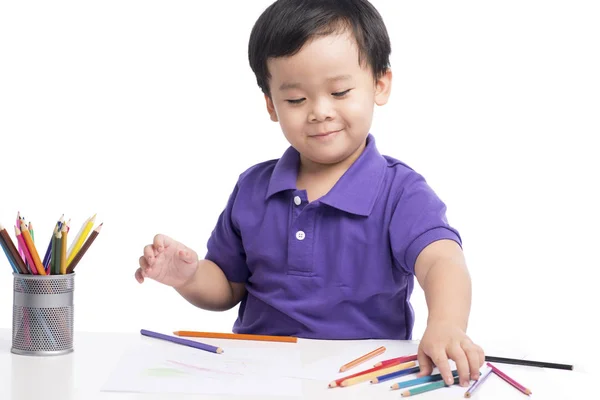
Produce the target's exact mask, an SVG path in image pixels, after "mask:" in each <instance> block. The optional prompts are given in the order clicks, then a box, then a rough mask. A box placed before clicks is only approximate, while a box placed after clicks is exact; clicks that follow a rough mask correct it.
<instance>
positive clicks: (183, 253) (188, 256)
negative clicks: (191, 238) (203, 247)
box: [179, 250, 196, 264]
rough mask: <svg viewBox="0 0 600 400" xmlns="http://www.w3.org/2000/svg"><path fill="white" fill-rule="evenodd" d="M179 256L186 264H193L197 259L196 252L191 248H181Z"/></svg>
mask: <svg viewBox="0 0 600 400" xmlns="http://www.w3.org/2000/svg"><path fill="white" fill-rule="evenodd" d="M179 258H180V259H181V260H182V261H183V262H185V263H186V264H192V263H193V262H194V261H196V260H195V254H194V252H193V251H190V250H179Z"/></svg>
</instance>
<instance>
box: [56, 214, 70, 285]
mask: <svg viewBox="0 0 600 400" xmlns="http://www.w3.org/2000/svg"><path fill="white" fill-rule="evenodd" d="M67 225H68V223H67V224H63V226H62V227H61V228H60V233H61V235H62V241H61V242H60V249H57V250H59V251H60V273H61V274H63V275H64V274H66V273H67V237H68V231H67Z"/></svg>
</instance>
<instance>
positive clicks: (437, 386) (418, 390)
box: [400, 376, 460, 397]
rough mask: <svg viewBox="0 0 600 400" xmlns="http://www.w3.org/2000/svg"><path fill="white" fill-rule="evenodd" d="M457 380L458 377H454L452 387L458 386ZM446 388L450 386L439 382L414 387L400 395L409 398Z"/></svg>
mask: <svg viewBox="0 0 600 400" xmlns="http://www.w3.org/2000/svg"><path fill="white" fill-rule="evenodd" d="M459 380H460V379H459V377H458V376H457V377H455V378H454V382H452V384H454V385H456V384H458V382H459ZM446 386H450V385H448V384H446V382H444V381H443V380H441V381H438V382H433V383H428V384H427V385H423V386H419V387H416V388H414V389H410V390H407V391H405V392H402V393H401V394H400V395H401V396H402V397H409V396H414V395H415V394H421V393H425V392H431V391H432V390H436V389H441V388H443V387H446Z"/></svg>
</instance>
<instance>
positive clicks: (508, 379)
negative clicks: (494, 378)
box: [487, 362, 531, 396]
mask: <svg viewBox="0 0 600 400" xmlns="http://www.w3.org/2000/svg"><path fill="white" fill-rule="evenodd" d="M487 366H488V367H490V368H491V369H492V370H493V371H494V373H495V374H496V375H498V376H499V377H500V378H502V379H504V380H505V381H506V382H508V383H510V384H511V385H512V386H513V387H514V388H515V389H517V390H520V391H521V392H523V393H524V394H526V395H528V396H529V395H530V394H531V390H529V389H527V388H526V387H525V386H523V385H521V384H520V383H519V382H517V381H515V380H514V379H513V378H511V377H510V376H508V375H506V374H505V373H504V372H502V371H500V370H499V369H498V368H497V367H496V366H495V365H492V364H490V363H489V362H488V363H487Z"/></svg>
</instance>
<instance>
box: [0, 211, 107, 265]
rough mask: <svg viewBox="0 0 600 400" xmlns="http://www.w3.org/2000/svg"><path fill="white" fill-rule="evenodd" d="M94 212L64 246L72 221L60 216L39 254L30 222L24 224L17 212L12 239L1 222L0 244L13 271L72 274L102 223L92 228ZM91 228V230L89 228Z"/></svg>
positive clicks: (94, 217)
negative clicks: (43, 250) (69, 242)
mask: <svg viewBox="0 0 600 400" xmlns="http://www.w3.org/2000/svg"><path fill="white" fill-rule="evenodd" d="M95 221H96V215H94V216H92V217H90V218H88V219H87V220H86V221H85V222H84V223H83V225H82V226H81V229H80V230H79V232H78V233H77V235H76V236H75V238H74V239H73V240H72V241H71V244H70V246H67V243H68V239H69V230H70V225H71V220H69V221H66V222H65V220H64V217H61V218H60V219H59V220H58V221H57V222H56V225H55V226H54V229H53V231H52V235H51V238H50V241H49V243H48V245H47V246H45V247H46V250H45V253H44V256H43V257H41V256H40V255H41V254H42V253H41V252H39V251H38V248H37V247H36V243H35V233H34V230H33V224H32V223H31V222H29V223H27V222H26V221H25V218H23V217H22V216H21V214H20V213H18V214H17V220H16V223H15V227H14V228H15V230H14V233H15V239H16V240H15V242H16V245H15V242H13V240H12V238H11V237H10V235H9V234H8V232H7V231H6V229H5V228H4V227H3V226H2V225H1V224H0V245H1V247H2V249H3V250H4V253H5V255H6V258H7V259H8V262H9V263H10V265H11V267H12V269H13V272H15V273H17V274H32V275H64V274H70V273H73V270H74V269H75V267H77V264H79V262H80V261H81V258H82V257H83V256H84V255H85V253H86V252H87V251H88V249H89V248H90V246H91V245H92V243H93V242H94V240H95V239H96V237H97V236H98V235H99V234H100V230H101V228H102V224H100V225H98V226H97V227H96V228H95V229H93V228H94V223H95ZM92 229H93V230H92Z"/></svg>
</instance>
